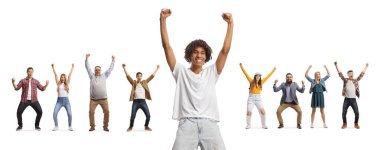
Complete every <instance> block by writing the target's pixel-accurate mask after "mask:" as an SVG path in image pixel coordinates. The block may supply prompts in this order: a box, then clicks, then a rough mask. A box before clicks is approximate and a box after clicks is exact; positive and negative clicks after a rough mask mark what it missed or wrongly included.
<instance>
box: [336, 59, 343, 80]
mask: <svg viewBox="0 0 380 150" xmlns="http://www.w3.org/2000/svg"><path fill="white" fill-rule="evenodd" d="M334 65H335V68H336V71H338V74H339V77H340V79H342V80H345V79H344V76H343V73H342V72H341V71H340V69H339V67H338V62H337V61H335V62H334Z"/></svg>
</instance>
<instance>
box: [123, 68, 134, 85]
mask: <svg viewBox="0 0 380 150" xmlns="http://www.w3.org/2000/svg"><path fill="white" fill-rule="evenodd" d="M122 66H123V70H124V73H125V76H126V77H127V80H128V82H129V83H130V84H133V79H132V77H131V76H130V75H129V73H128V72H127V69H125V66H126V65H125V64H123V65H122Z"/></svg>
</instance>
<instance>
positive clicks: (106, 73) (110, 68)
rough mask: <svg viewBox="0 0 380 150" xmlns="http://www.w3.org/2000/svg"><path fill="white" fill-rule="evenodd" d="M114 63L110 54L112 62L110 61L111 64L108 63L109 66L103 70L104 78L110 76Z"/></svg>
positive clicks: (113, 57)
mask: <svg viewBox="0 0 380 150" xmlns="http://www.w3.org/2000/svg"><path fill="white" fill-rule="evenodd" d="M114 64H115V56H114V55H112V62H111V64H110V67H109V68H108V69H107V71H106V72H104V75H105V76H106V78H108V77H109V76H110V74H111V71H112V70H113V66H114Z"/></svg>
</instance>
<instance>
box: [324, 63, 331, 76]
mask: <svg viewBox="0 0 380 150" xmlns="http://www.w3.org/2000/svg"><path fill="white" fill-rule="evenodd" d="M323 67H325V69H326V72H327V75H328V76H330V75H331V74H330V71H329V69H328V68H327V66H326V65H324V66H323Z"/></svg>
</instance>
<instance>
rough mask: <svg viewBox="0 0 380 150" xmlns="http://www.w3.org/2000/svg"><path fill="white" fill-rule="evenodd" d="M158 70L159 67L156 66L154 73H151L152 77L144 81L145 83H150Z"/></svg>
mask: <svg viewBox="0 0 380 150" xmlns="http://www.w3.org/2000/svg"><path fill="white" fill-rule="evenodd" d="M158 69H160V65H157V68H156V70H154V72H153V73H152V75H150V76H149V77H148V78H147V79H146V82H150V80H152V79H153V78H154V76H156V73H157V71H158Z"/></svg>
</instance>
